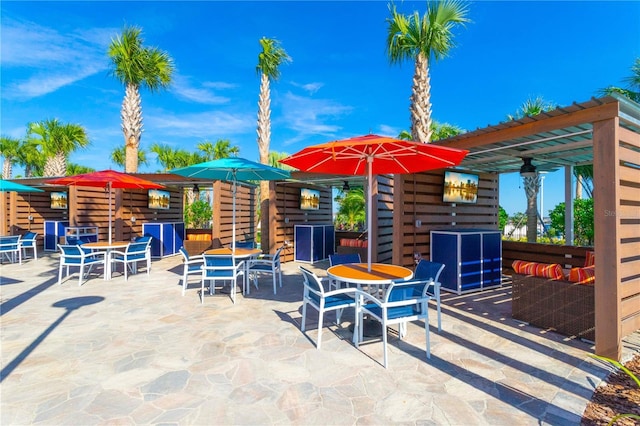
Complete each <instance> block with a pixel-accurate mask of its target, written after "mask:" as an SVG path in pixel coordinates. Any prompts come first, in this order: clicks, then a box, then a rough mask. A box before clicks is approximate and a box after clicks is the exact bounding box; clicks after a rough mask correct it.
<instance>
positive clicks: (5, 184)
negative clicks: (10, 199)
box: [0, 179, 44, 192]
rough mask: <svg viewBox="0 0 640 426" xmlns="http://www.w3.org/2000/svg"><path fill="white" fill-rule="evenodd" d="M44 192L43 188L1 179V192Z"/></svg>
mask: <svg viewBox="0 0 640 426" xmlns="http://www.w3.org/2000/svg"><path fill="white" fill-rule="evenodd" d="M12 191H13V192H44V191H43V190H42V189H39V188H34V187H33V186H27V185H23V184H21V183H16V182H11V181H10V180H4V179H0V192H12Z"/></svg>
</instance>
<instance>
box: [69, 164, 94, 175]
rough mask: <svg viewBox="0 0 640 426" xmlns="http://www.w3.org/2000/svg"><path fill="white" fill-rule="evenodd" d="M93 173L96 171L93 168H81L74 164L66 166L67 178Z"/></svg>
mask: <svg viewBox="0 0 640 426" xmlns="http://www.w3.org/2000/svg"><path fill="white" fill-rule="evenodd" d="M95 171H96V169H94V168H91V167H87V166H81V165H80V164H75V163H69V164H67V176H74V175H80V174H84V173H91V172H95Z"/></svg>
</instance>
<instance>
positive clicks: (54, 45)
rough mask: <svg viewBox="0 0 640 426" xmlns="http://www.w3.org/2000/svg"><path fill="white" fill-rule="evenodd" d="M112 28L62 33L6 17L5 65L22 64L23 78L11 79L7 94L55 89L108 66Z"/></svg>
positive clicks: (23, 96)
mask: <svg viewBox="0 0 640 426" xmlns="http://www.w3.org/2000/svg"><path fill="white" fill-rule="evenodd" d="M109 32H113V30H110V29H106V28H103V29H95V30H91V31H77V32H71V33H66V34H62V33H60V32H58V31H56V30H53V29H51V28H47V27H43V26H40V25H37V24H35V23H32V22H20V21H15V20H12V19H6V20H4V21H3V25H2V56H1V58H0V63H1V64H2V67H3V68H6V69H12V68H20V69H21V75H23V76H24V78H22V79H21V80H19V81H7V78H6V74H5V78H4V83H5V84H6V86H5V88H4V89H3V96H4V97H5V98H7V99H19V100H26V99H32V98H35V97H38V96H42V95H45V94H47V93H51V92H54V91H56V90H58V89H59V88H61V87H64V86H67V85H69V84H73V83H74V82H76V81H79V80H82V79H84V78H86V77H88V76H90V75H93V74H96V73H99V72H101V71H104V70H106V69H107V68H108V66H109V63H108V58H107V57H106V55H105V52H106V49H107V46H108V43H109V38H108V36H107V34H108V33H109Z"/></svg>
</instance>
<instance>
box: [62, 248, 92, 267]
mask: <svg viewBox="0 0 640 426" xmlns="http://www.w3.org/2000/svg"><path fill="white" fill-rule="evenodd" d="M58 248H59V249H60V256H62V258H63V259H62V261H63V262H64V263H65V264H67V263H80V262H81V260H82V258H83V257H84V256H85V255H86V254H87V252H86V251H85V250H83V249H82V248H81V247H80V246H79V245H76V244H58Z"/></svg>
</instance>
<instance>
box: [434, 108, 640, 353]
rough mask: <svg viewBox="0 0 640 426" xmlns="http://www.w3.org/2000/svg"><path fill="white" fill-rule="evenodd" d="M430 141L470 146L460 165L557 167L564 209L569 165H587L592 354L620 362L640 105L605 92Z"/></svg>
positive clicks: (636, 284)
mask: <svg viewBox="0 0 640 426" xmlns="http://www.w3.org/2000/svg"><path fill="white" fill-rule="evenodd" d="M437 143H438V144H441V145H445V146H449V147H455V148H462V149H467V150H469V151H470V152H469V155H468V156H467V157H466V159H465V160H464V161H463V163H462V164H461V165H460V167H461V168H464V169H467V170H476V171H480V172H497V173H508V172H517V171H519V170H520V167H521V166H522V164H523V161H522V159H523V158H532V159H533V164H534V165H535V166H536V167H537V169H538V171H553V170H557V169H559V168H563V167H564V169H565V174H566V177H567V178H566V179H565V181H566V182H567V183H566V184H565V189H566V191H567V196H566V197H565V199H566V201H567V203H566V204H567V208H568V209H569V211H571V205H572V199H571V175H572V167H574V166H579V165H583V164H593V170H594V177H593V182H594V191H593V193H594V194H593V198H594V222H595V252H596V264H595V272H596V279H595V298H596V306H595V316H596V327H595V328H596V342H595V343H596V349H595V352H596V354H598V355H602V356H607V357H610V358H615V359H620V356H621V351H622V343H621V342H622V338H623V337H624V336H626V335H628V334H630V333H632V332H634V331H635V330H638V329H640V105H638V104H636V103H634V102H632V101H630V100H628V99H626V98H623V97H618V96H615V97H614V96H607V97H603V98H599V99H591V100H590V101H588V102H584V103H574V104H573V105H571V106H568V107H564V108H557V109H555V110H553V111H549V112H545V113H542V114H540V115H537V116H534V117H525V118H523V119H520V120H514V121H509V122H506V123H501V124H499V125H495V126H489V127H486V128H483V129H478V130H475V131H472V132H468V133H465V134H462V135H459V136H456V137H453V138H450V139H447V140H443V141H438V142H437ZM523 196H524V195H523ZM567 216H570V215H567ZM567 228H568V229H571V224H569V226H568V227H567Z"/></svg>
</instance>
